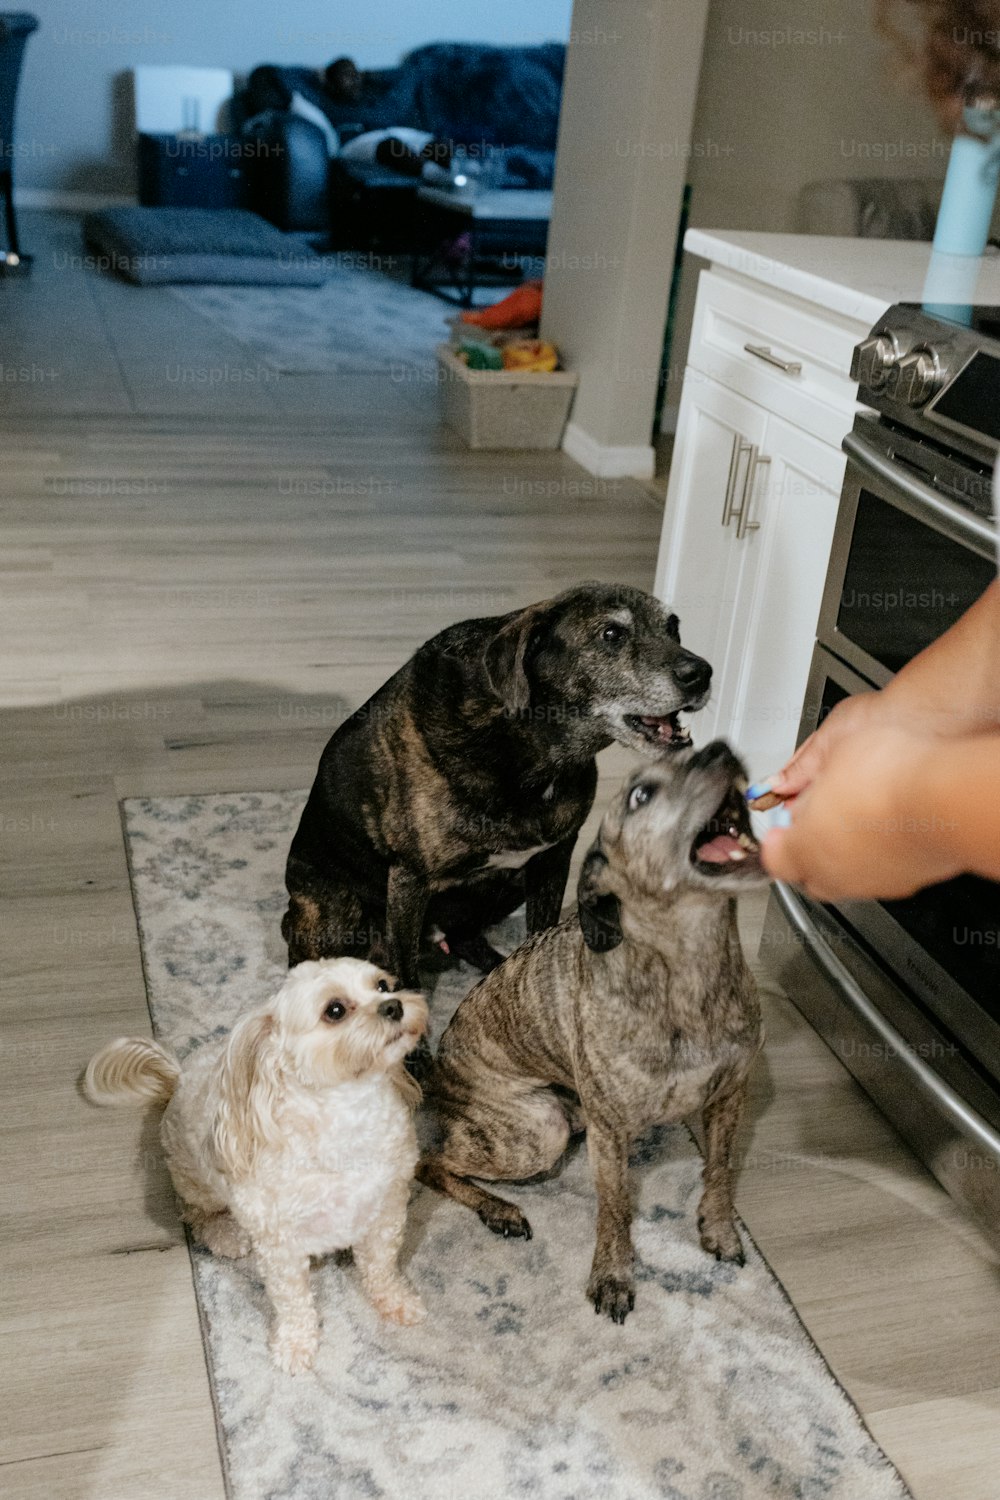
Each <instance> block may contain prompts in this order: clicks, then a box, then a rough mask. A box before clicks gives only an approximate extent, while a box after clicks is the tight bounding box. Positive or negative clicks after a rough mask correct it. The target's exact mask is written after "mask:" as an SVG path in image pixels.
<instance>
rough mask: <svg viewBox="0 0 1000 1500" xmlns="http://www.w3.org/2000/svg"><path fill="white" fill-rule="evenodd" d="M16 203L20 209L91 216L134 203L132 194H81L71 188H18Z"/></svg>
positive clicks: (15, 195) (15, 194)
mask: <svg viewBox="0 0 1000 1500" xmlns="http://www.w3.org/2000/svg"><path fill="white" fill-rule="evenodd" d="M14 202H15V203H16V205H17V207H18V208H45V209H50V210H53V209H58V210H60V211H62V212H63V213H72V214H89V213H93V212H94V210H95V209H99V208H114V207H117V206H118V205H119V204H122V203H134V202H135V196H134V194H130V193H80V192H75V191H73V190H71V189H69V188H66V189H64V188H17V189H16V191H15V193H14Z"/></svg>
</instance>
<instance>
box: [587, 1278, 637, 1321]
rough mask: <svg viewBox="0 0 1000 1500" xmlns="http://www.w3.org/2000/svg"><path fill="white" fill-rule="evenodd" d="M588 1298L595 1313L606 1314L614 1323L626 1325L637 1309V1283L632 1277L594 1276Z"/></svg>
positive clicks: (588, 1289) (589, 1284)
mask: <svg viewBox="0 0 1000 1500" xmlns="http://www.w3.org/2000/svg"><path fill="white" fill-rule="evenodd" d="M587 1296H588V1297H589V1298H590V1300H591V1302H592V1303H593V1304H594V1311H595V1313H604V1314H605V1316H606V1317H609V1318H610V1319H611V1321H612V1323H624V1321H625V1319H626V1318H627V1317H628V1315H629V1313H630V1312H631V1311H632V1309H633V1307H635V1283H634V1281H633V1280H632V1277H631V1276H592V1277H591V1278H590V1282H589V1283H588V1286H587Z"/></svg>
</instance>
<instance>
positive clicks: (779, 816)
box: [773, 802, 792, 828]
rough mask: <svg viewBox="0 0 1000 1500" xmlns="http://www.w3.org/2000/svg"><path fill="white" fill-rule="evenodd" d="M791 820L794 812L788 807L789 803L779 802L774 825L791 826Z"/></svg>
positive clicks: (775, 810)
mask: <svg viewBox="0 0 1000 1500" xmlns="http://www.w3.org/2000/svg"><path fill="white" fill-rule="evenodd" d="M791 822H792V814H791V811H790V809H789V807H788V804H787V803H786V802H781V803H779V804H778V806H777V807H776V808H775V809H774V823H773V826H774V827H775V828H789V827H791Z"/></svg>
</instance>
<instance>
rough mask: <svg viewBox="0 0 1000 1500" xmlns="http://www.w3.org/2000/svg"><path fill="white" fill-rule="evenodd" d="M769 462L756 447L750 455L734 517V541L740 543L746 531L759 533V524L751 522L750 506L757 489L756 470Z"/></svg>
mask: <svg viewBox="0 0 1000 1500" xmlns="http://www.w3.org/2000/svg"><path fill="white" fill-rule="evenodd" d="M770 462H771V460H770V459H769V458H766V457H764V456H762V455H761V454H760V453H758V452H757V448H756V446H755V447H754V449H753V451H752V453H751V454H750V462H749V464H748V465H747V477H746V479H745V480H744V483H743V504H742V505H741V506H740V509H739V513H738V515H737V517H736V540H737V541H738V542H742V540H743V538H744V537H745V536H746V534H747V532H748V531H759V530H760V522H759V521H751V519H750V504H751V502H752V500H753V497H754V492H755V491H756V488H757V470H758V469H763V468H764V466H765V465H766V464H769V463H770Z"/></svg>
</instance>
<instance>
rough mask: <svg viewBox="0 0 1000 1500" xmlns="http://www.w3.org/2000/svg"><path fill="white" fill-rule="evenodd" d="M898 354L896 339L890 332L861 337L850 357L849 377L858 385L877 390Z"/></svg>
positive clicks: (882, 383)
mask: <svg viewBox="0 0 1000 1500" xmlns="http://www.w3.org/2000/svg"><path fill="white" fill-rule="evenodd" d="M898 356H899V350H898V348H897V346H896V341H895V339H894V338H893V337H892V335H891V334H885V333H878V334H873V335H872V336H871V337H870V338H867V339H862V340H861V343H860V344H856V345H855V348H854V354H853V357H852V359H851V379H852V380H856V381H857V382H858V384H859V385H865V386H868V388H869V389H870V390H873V391H877V390H878V388H879V386H882V385H884V384H885V380H886V376H887V375H888V374H889V371H890V370H891V369H892V367H893V366H894V365H895V363H896V360H897V358H898Z"/></svg>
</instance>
